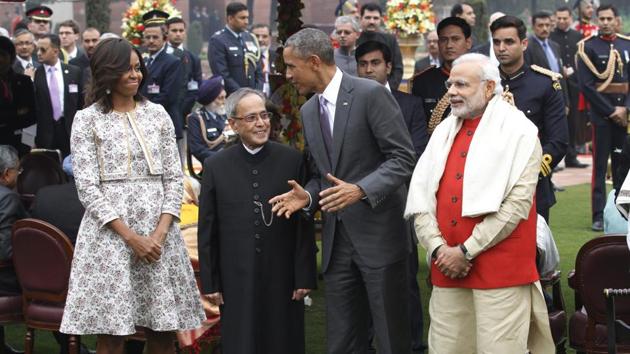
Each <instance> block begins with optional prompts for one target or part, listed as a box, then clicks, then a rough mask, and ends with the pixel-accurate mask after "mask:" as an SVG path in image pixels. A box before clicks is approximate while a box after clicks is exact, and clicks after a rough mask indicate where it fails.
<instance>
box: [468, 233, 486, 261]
mask: <svg viewBox="0 0 630 354" xmlns="http://www.w3.org/2000/svg"><path fill="white" fill-rule="evenodd" d="M464 247H466V249H467V250H468V254H470V256H471V257H473V258H475V257H477V256H478V255H479V254H480V253H481V252H483V247H481V245H480V244H479V243H478V242H477V240H475V239H474V238H472V237H469V238H468V240H466V241H465V242H464Z"/></svg>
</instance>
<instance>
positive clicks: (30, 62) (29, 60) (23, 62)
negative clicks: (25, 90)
mask: <svg viewBox="0 0 630 354" xmlns="http://www.w3.org/2000/svg"><path fill="white" fill-rule="evenodd" d="M15 57H16V58H17V60H18V61H19V62H20V64H21V65H22V68H23V69H24V70H26V68H27V67H28V65H29V64H30V65H31V66H32V67H33V66H34V65H33V58H31V57H29V58H28V60H25V59H22V58H20V56H19V55H16V56H15Z"/></svg>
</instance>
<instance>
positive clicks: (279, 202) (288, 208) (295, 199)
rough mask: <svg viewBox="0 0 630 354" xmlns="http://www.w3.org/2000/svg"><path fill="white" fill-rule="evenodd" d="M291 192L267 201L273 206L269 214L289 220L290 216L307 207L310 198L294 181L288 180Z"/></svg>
mask: <svg viewBox="0 0 630 354" xmlns="http://www.w3.org/2000/svg"><path fill="white" fill-rule="evenodd" d="M288 183H289V186H291V190H290V191H288V192H286V193H284V194H280V195H277V196H275V197H273V198H271V199H269V204H271V205H273V207H272V208H271V212H272V213H275V214H276V215H278V216H284V217H285V218H287V219H288V218H290V217H291V214H293V213H295V212H296V211H298V210H301V209H304V208H306V207H307V206H308V203H309V202H310V198H309V196H308V193H306V191H305V190H304V188H302V186H300V185H299V184H298V183H297V182H296V181H294V180H290V181H289V182H288Z"/></svg>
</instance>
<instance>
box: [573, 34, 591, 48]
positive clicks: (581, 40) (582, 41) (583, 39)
mask: <svg viewBox="0 0 630 354" xmlns="http://www.w3.org/2000/svg"><path fill="white" fill-rule="evenodd" d="M594 37H595V35H594V34H591V35H590V36H588V37H584V38H582V39H580V40H579V41H578V42H577V44H578V45H579V44H580V43H584V42H586V41H588V40H589V39H592V38H594Z"/></svg>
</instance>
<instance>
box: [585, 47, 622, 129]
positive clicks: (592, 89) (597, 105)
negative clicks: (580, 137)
mask: <svg viewBox="0 0 630 354" xmlns="http://www.w3.org/2000/svg"><path fill="white" fill-rule="evenodd" d="M584 52H585V54H586V56H588V57H589V58H590V59H591V62H593V63H595V62H596V60H598V58H597V55H595V54H594V53H591V51H590V50H589V49H588V48H585V49H584ZM577 64H578V70H577V73H578V80H579V82H580V91H582V92H583V93H584V96H585V97H586V99H587V100H588V102H589V103H590V104H591V109H593V110H595V111H597V113H598V114H599V115H601V116H602V117H610V115H611V114H613V112H614V111H615V107H613V105H612V104H610V102H609V101H608V100H607V99H606V97H604V95H603V94H601V93H600V92H598V91H597V87H596V86H595V75H593V73H592V72H591V70H590V69H589V68H588V67H587V66H586V64H584V61H582V59H580V57H579V56H578V57H577Z"/></svg>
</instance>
